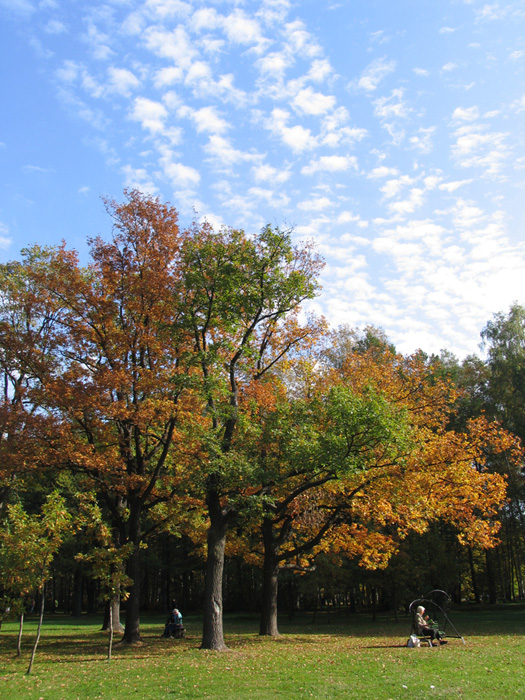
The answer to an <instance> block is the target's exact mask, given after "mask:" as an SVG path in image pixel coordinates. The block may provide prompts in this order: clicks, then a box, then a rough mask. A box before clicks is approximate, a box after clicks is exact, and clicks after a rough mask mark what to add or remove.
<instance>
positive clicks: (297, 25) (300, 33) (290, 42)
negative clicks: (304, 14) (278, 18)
mask: <svg viewBox="0 0 525 700" xmlns="http://www.w3.org/2000/svg"><path fill="white" fill-rule="evenodd" d="M284 34H285V36H284V42H285V44H286V46H288V47H289V49H290V51H291V52H292V54H293V55H295V56H304V57H308V58H316V57H318V56H320V55H321V54H322V53H323V50H322V48H321V46H320V45H319V44H318V43H317V41H316V40H315V39H314V37H313V36H312V35H311V34H310V32H308V31H307V30H306V29H305V24H304V22H302V21H301V20H296V21H294V22H289V23H287V24H285V26H284Z"/></svg>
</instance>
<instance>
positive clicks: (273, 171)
mask: <svg viewBox="0 0 525 700" xmlns="http://www.w3.org/2000/svg"><path fill="white" fill-rule="evenodd" d="M252 175H253V178H254V180H255V181H256V182H272V183H276V184H282V183H283V182H286V180H289V179H290V175H291V173H290V171H289V170H288V169H286V168H281V169H279V168H274V167H273V166H272V165H269V164H268V163H261V164H260V165H255V166H253V167H252Z"/></svg>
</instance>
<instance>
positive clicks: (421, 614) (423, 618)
mask: <svg viewBox="0 0 525 700" xmlns="http://www.w3.org/2000/svg"><path fill="white" fill-rule="evenodd" d="M414 624H415V626H416V631H417V633H418V634H420V635H422V636H424V637H430V639H431V641H432V642H433V641H434V639H437V640H438V641H439V643H440V644H446V641H445V640H444V639H443V638H442V637H443V633H442V632H438V630H435V629H434V628H433V627H429V624H430V620H429V619H428V615H425V608H424V607H423V606H422V605H418V607H417V610H416V617H415V619H414Z"/></svg>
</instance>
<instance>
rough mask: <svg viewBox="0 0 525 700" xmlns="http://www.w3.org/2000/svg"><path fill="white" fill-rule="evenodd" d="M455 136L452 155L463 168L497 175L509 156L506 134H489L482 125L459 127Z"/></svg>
mask: <svg viewBox="0 0 525 700" xmlns="http://www.w3.org/2000/svg"><path fill="white" fill-rule="evenodd" d="M456 136H457V139H456V143H455V144H454V145H453V146H452V155H453V156H454V158H455V159H456V160H457V162H458V164H459V165H460V166H461V167H463V168H473V167H476V168H481V169H482V170H484V171H485V173H486V174H487V175H497V174H498V173H499V172H500V171H501V169H502V167H503V163H504V162H505V161H506V160H507V159H508V158H509V156H510V149H509V147H508V145H507V144H506V138H507V134H506V133H503V132H490V131H488V130H487V127H486V126H484V125H482V124H479V125H468V126H463V127H460V128H459V129H458V130H457V131H456Z"/></svg>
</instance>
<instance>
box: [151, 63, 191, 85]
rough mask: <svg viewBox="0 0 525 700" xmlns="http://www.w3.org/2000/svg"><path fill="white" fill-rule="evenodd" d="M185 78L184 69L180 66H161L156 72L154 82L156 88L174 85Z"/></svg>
mask: <svg viewBox="0 0 525 700" xmlns="http://www.w3.org/2000/svg"><path fill="white" fill-rule="evenodd" d="M183 78H184V71H183V70H182V68H181V67H180V66H169V67H167V68H161V69H160V70H159V71H157V73H156V74H155V79H154V84H155V87H156V88H162V87H167V86H169V85H173V84H174V83H180V82H182V80H183Z"/></svg>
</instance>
